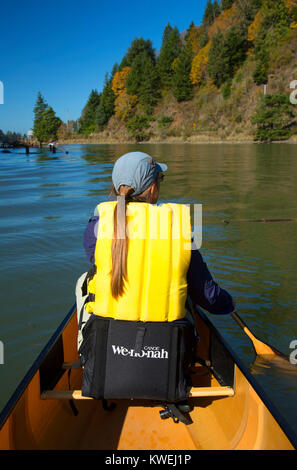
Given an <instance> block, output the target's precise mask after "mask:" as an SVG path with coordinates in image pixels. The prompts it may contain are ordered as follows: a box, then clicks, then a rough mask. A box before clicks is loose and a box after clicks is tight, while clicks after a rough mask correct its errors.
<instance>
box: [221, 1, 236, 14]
mask: <svg viewBox="0 0 297 470" xmlns="http://www.w3.org/2000/svg"><path fill="white" fill-rule="evenodd" d="M233 3H234V0H222V2H221V8H222V10H224V11H225V10H228V9H229V8H231V7H232V5H233Z"/></svg>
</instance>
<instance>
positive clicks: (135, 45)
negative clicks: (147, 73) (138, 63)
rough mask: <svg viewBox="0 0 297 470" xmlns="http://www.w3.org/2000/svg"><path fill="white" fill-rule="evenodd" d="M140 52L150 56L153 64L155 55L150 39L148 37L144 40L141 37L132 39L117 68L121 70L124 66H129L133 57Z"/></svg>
mask: <svg viewBox="0 0 297 470" xmlns="http://www.w3.org/2000/svg"><path fill="white" fill-rule="evenodd" d="M142 53H145V54H146V55H148V56H149V57H150V58H151V60H152V62H153V64H155V63H156V55H155V51H154V49H153V45H152V41H150V40H149V39H147V40H144V39H143V38H136V39H134V40H133V41H132V43H131V46H130V47H129V49H128V52H127V54H126V55H125V56H124V58H123V60H122V62H121V64H120V66H119V70H122V69H123V68H124V67H131V66H132V65H133V62H134V60H135V58H136V57H137V56H139V55H140V54H142Z"/></svg>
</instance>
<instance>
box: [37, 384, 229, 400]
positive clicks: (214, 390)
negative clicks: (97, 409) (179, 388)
mask: <svg viewBox="0 0 297 470" xmlns="http://www.w3.org/2000/svg"><path fill="white" fill-rule="evenodd" d="M233 395H234V389H233V388H231V387H192V388H191V391H190V393H189V398H197V397H224V396H226V397H232V396H233ZM40 398H41V400H71V399H73V400H93V398H92V397H84V396H83V395H82V392H81V390H46V391H44V392H42V393H41V395H40Z"/></svg>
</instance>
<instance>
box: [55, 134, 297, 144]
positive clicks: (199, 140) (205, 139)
mask: <svg viewBox="0 0 297 470" xmlns="http://www.w3.org/2000/svg"><path fill="white" fill-rule="evenodd" d="M135 143H136V142H135V141H134V140H132V139H123V140H122V139H117V138H111V137H105V138H103V137H99V136H97V135H93V136H89V137H78V138H71V139H61V140H59V141H58V142H57V144H58V145H75V144H77V145H87V144H98V145H99V144H102V145H103V144H122V145H128V144H135ZM138 143H140V144H184V143H189V144H259V143H263V142H257V141H255V140H254V139H253V138H248V137H247V136H237V137H236V138H235V137H228V138H226V139H220V138H219V137H217V136H210V135H207V134H205V135H199V136H189V137H167V138H165V139H164V138H163V139H158V138H156V137H154V138H151V139H149V140H146V141H144V142H138ZM271 143H274V144H277V143H278V144H280V143H287V144H297V135H293V136H292V137H291V138H290V139H288V140H282V141H272V142H271Z"/></svg>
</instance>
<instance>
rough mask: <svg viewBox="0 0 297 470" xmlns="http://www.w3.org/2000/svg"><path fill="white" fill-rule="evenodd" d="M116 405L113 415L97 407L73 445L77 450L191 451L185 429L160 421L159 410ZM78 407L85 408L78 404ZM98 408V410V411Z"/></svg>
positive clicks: (181, 426)
mask: <svg viewBox="0 0 297 470" xmlns="http://www.w3.org/2000/svg"><path fill="white" fill-rule="evenodd" d="M130 404H131V402H128V401H119V402H117V406H116V409H115V410H113V411H104V410H102V407H101V404H100V403H98V404H97V405H98V406H97V412H95V413H93V416H92V419H91V421H90V422H89V423H88V426H87V427H86V429H85V430H84V432H82V433H81V436H80V438H79V439H78V441H77V444H76V448H77V449H100V448H101V449H105V450H109V449H118V450H129V449H130V450H131V449H134V450H147V449H154V450H158V449H160V450H182V449H183V450H195V449H197V445H195V443H194V441H193V440H192V438H191V435H190V433H189V430H188V427H187V426H186V425H184V424H183V423H174V422H173V420H172V419H171V418H169V419H166V420H162V419H161V418H160V415H159V410H160V409H161V408H160V407H142V406H130ZM80 405H83V406H85V405H87V406H88V405H89V404H86V403H80ZM100 408H101V409H100Z"/></svg>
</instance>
